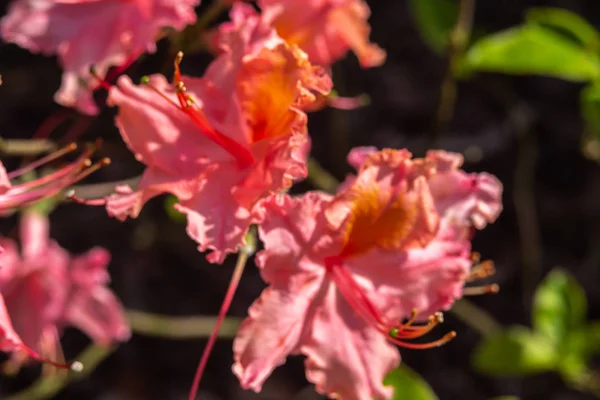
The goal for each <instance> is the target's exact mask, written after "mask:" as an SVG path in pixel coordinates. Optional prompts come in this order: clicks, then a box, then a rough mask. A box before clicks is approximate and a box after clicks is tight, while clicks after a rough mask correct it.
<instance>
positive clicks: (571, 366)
mask: <svg viewBox="0 0 600 400" xmlns="http://www.w3.org/2000/svg"><path fill="white" fill-rule="evenodd" d="M586 336H587V334H586V331H585V330H584V329H581V330H574V331H571V332H569V333H568V335H567V337H566V338H564V339H562V341H561V345H560V356H559V357H558V359H557V364H558V365H557V370H558V372H560V374H561V376H562V377H563V379H564V380H565V381H567V382H573V381H578V380H579V379H580V377H582V376H584V375H585V374H586V373H587V370H588V369H587V362H588V360H589V356H590V355H591V354H590V353H589V351H588V350H589V345H588V343H587V337H586Z"/></svg>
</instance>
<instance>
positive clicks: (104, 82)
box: [90, 65, 112, 91]
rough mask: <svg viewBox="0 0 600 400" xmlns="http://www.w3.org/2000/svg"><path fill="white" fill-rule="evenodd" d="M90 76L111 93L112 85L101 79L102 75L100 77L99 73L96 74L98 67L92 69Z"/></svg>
mask: <svg viewBox="0 0 600 400" xmlns="http://www.w3.org/2000/svg"><path fill="white" fill-rule="evenodd" d="M90 75H91V76H92V77H93V78H94V79H96V81H98V83H99V84H100V86H102V87H103V88H104V89H105V90H106V91H109V90H110V88H111V87H112V86H111V85H110V83H108V82H107V81H105V80H104V79H102V78H100V75H98V73H97V72H96V67H94V66H93V65H92V66H91V67H90Z"/></svg>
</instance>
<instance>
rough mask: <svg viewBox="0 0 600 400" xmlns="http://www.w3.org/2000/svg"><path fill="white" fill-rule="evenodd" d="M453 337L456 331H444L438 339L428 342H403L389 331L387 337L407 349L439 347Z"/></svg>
mask: <svg viewBox="0 0 600 400" xmlns="http://www.w3.org/2000/svg"><path fill="white" fill-rule="evenodd" d="M455 337H456V332H454V331H450V332H448V333H446V334H445V335H444V336H442V337H441V338H440V339H438V340H434V341H433V342H429V343H408V342H404V341H402V340H398V339H397V338H395V337H394V336H392V332H391V331H390V332H389V334H388V338H389V339H390V340H391V341H392V343H395V344H397V345H398V346H402V347H405V348H407V349H412V350H427V349H433V348H435V347H440V346H443V345H445V344H446V343H448V342H449V341H451V340H452V339H454V338H455Z"/></svg>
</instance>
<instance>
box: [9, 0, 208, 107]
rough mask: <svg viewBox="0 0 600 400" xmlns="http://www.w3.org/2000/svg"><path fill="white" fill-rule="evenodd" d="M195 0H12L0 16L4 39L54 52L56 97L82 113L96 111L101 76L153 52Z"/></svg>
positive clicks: (189, 17) (183, 21) (187, 16)
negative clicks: (59, 75) (58, 69)
mask: <svg viewBox="0 0 600 400" xmlns="http://www.w3.org/2000/svg"><path fill="white" fill-rule="evenodd" d="M199 3H200V0H177V1H175V0H14V1H13V2H12V4H11V5H10V7H9V9H8V14H7V15H6V16H5V17H4V18H3V19H2V22H1V26H0V28H1V33H2V38H3V39H4V40H5V41H6V42H12V43H16V44H17V45H19V46H21V47H23V48H26V49H28V50H30V51H32V52H35V53H43V54H57V55H58V58H59V62H60V64H61V66H62V67H63V69H64V74H63V80H62V86H61V88H60V89H59V91H58V92H57V93H56V96H55V100H56V101H57V102H58V103H60V104H62V105H64V106H68V107H75V108H77V109H78V110H79V111H81V112H83V113H86V114H96V113H97V112H98V109H97V107H96V105H95V103H94V101H93V98H92V90H93V89H95V88H97V87H98V86H99V82H98V81H97V80H96V79H94V78H92V77H91V76H90V73H89V69H90V67H91V66H94V67H95V69H96V73H97V74H98V75H99V76H100V77H104V76H105V74H106V72H107V70H108V69H109V68H110V67H111V66H121V65H123V64H128V63H130V62H132V61H133V60H134V59H136V58H137V57H138V56H139V55H140V54H141V53H143V52H144V51H148V52H154V51H155V49H156V47H155V41H156V40H157V39H158V38H159V36H160V33H161V32H160V30H161V29H162V28H166V27H169V28H174V29H176V30H181V29H183V28H184V27H185V26H186V25H188V24H191V23H193V22H194V21H195V20H196V14H195V12H194V7H196V6H197V5H198V4H199Z"/></svg>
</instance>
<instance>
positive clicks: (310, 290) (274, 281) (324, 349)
mask: <svg viewBox="0 0 600 400" xmlns="http://www.w3.org/2000/svg"><path fill="white" fill-rule="evenodd" d="M349 161H350V163H351V164H353V165H355V166H356V167H357V168H358V175H357V176H352V177H350V178H348V179H347V180H346V182H344V184H342V185H341V187H340V188H339V191H338V193H337V194H336V195H335V196H331V195H328V194H324V193H320V192H308V193H306V194H305V195H303V196H302V197H299V198H292V197H290V196H288V195H279V196H273V197H271V198H269V199H267V200H265V208H266V217H265V220H264V221H263V222H262V224H261V225H260V226H259V235H260V238H261V239H262V241H263V242H264V246H265V249H264V250H263V251H261V252H260V253H259V254H258V255H257V260H256V263H257V265H258V267H259V268H260V269H261V274H262V276H263V278H264V280H265V281H266V282H267V283H268V284H269V286H268V288H267V289H265V290H264V292H263V293H262V295H261V297H260V298H259V299H258V300H257V301H256V302H255V303H254V304H253V305H252V306H251V307H250V309H249V312H248V314H249V317H248V318H247V319H246V320H245V321H244V322H243V323H242V325H241V327H240V330H239V332H238V335H237V337H236V339H235V341H234V357H235V364H234V365H233V371H234V373H235V374H236V375H237V376H238V377H239V379H240V382H241V385H242V386H243V387H244V388H249V389H253V390H255V391H260V390H261V387H262V384H263V383H264V381H265V380H266V379H267V377H268V376H269V375H270V374H271V372H272V371H273V369H274V368H275V367H277V366H278V365H280V364H283V363H284V362H285V359H286V357H287V355H288V354H303V355H305V356H306V363H305V366H306V377H307V379H308V380H309V381H311V382H313V383H314V384H315V385H316V389H317V391H318V392H320V393H323V394H326V395H328V396H330V397H335V398H342V399H344V400H366V399H388V398H390V396H391V388H388V387H384V386H383V384H382V381H383V378H384V377H385V375H386V374H387V373H388V372H389V371H390V370H391V369H393V368H394V367H396V366H397V365H398V363H399V362H400V355H399V353H398V351H397V349H396V347H395V346H394V344H396V345H400V346H404V347H408V348H416V349H419V348H429V347H434V346H438V345H441V344H443V343H445V342H447V341H448V340H450V339H451V338H453V337H454V336H455V333H454V332H450V333H447V334H446V335H444V336H443V337H442V338H441V339H439V340H435V341H433V342H431V343H428V344H415V343H411V342H409V340H410V339H413V338H417V337H420V336H422V335H424V334H426V333H428V332H429V331H431V330H432V329H433V328H434V327H435V326H436V325H437V324H439V322H441V313H439V312H438V311H440V310H447V309H449V308H450V307H451V305H452V304H453V302H454V301H455V300H456V299H458V298H460V297H461V296H462V294H463V286H464V284H465V281H467V280H471V278H472V276H471V265H472V260H471V244H470V236H471V229H472V227H475V228H478V229H481V228H483V227H484V226H485V225H486V224H487V223H488V222H492V221H494V220H495V219H496V218H497V216H498V214H499V213H500V211H501V208H502V206H501V193H502V185H501V183H500V182H499V181H498V180H497V179H496V178H495V177H493V176H492V175H489V174H487V173H479V174H467V173H465V172H464V171H462V170H460V169H459V168H460V166H461V164H462V157H461V156H460V155H458V154H453V153H447V152H444V151H431V152H429V153H428V154H427V156H426V157H425V158H423V159H418V158H417V159H413V158H412V156H411V154H410V153H409V152H408V151H406V150H389V149H388V150H382V151H375V149H372V148H359V149H355V150H354V151H352V152H351V153H350V155H349ZM405 318H408V319H409V320H408V321H406V322H404V323H403V322H402V321H403V320H405ZM418 321H427V322H426V323H425V324H417V323H416V322H418Z"/></svg>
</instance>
